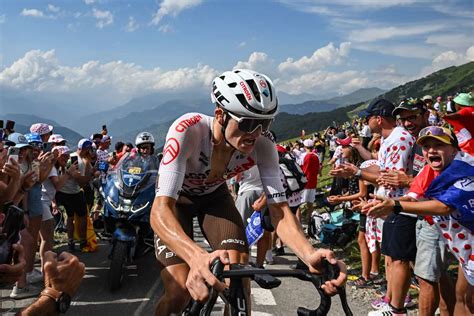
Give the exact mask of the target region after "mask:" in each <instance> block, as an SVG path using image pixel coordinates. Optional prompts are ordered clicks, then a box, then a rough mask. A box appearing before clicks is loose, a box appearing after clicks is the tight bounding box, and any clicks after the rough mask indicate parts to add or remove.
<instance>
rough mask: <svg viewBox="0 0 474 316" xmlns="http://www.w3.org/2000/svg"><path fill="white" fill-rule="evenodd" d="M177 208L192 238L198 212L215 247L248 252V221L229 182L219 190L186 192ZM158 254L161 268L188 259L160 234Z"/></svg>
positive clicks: (157, 246) (156, 248)
mask: <svg viewBox="0 0 474 316" xmlns="http://www.w3.org/2000/svg"><path fill="white" fill-rule="evenodd" d="M175 210H176V211H175V212H176V213H175V216H176V218H177V219H178V221H179V223H180V224H181V227H182V228H183V230H184V232H185V233H186V235H188V236H189V238H191V239H194V238H193V235H194V232H193V218H194V217H196V216H197V219H198V222H199V226H200V228H201V231H202V233H203V235H204V238H206V240H207V241H208V242H209V245H210V246H211V248H212V249H213V250H237V251H239V252H242V253H248V251H249V247H248V242H247V237H246V235H245V227H244V223H243V221H242V217H241V216H240V213H239V211H238V210H237V208H236V207H235V203H234V200H233V199H232V196H231V195H230V192H229V189H228V188H227V185H225V183H224V184H223V185H221V186H220V187H219V188H218V189H217V190H216V191H214V192H212V193H209V194H206V195H202V196H189V195H186V194H184V193H182V194H181V195H180V196H179V197H178V200H177V201H176V208H175ZM155 255H156V259H157V260H158V263H159V265H160V269H163V268H165V267H168V266H171V265H175V264H179V263H185V262H184V261H183V260H182V259H181V258H179V257H178V256H177V255H176V254H175V253H174V252H172V251H171V250H170V249H169V248H168V247H167V246H166V245H165V244H164V243H163V242H162V241H161V240H160V237H159V236H157V235H156V234H155Z"/></svg>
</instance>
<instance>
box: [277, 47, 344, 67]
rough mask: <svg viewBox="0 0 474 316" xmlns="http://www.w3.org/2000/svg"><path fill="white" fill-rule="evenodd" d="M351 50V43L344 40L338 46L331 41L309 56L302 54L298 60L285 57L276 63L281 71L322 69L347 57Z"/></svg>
mask: <svg viewBox="0 0 474 316" xmlns="http://www.w3.org/2000/svg"><path fill="white" fill-rule="evenodd" d="M350 50H351V43H350V42H344V43H341V44H340V45H339V48H338V47H336V46H334V44H333V43H329V44H328V45H326V46H324V47H321V48H319V49H317V50H316V51H315V52H314V53H313V55H311V56H310V57H307V56H303V57H301V58H300V59H298V60H296V61H295V60H294V59H293V58H287V60H286V61H284V62H282V63H281V64H280V65H278V70H279V71H281V72H299V73H303V72H309V71H312V70H316V69H322V68H325V67H327V66H331V65H338V64H340V63H341V62H342V61H343V60H344V59H346V58H347V56H348V55H349V53H350Z"/></svg>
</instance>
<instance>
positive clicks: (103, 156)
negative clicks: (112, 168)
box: [97, 135, 112, 162]
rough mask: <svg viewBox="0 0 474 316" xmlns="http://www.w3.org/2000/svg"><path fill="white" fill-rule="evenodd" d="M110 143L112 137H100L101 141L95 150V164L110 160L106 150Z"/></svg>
mask: <svg viewBox="0 0 474 316" xmlns="http://www.w3.org/2000/svg"><path fill="white" fill-rule="evenodd" d="M111 141H112V137H111V136H109V135H104V136H102V139H101V140H100V143H99V148H98V149H97V162H101V161H106V162H109V161H110V160H111V159H112V158H111V157H109V152H108V149H109V147H110V143H111Z"/></svg>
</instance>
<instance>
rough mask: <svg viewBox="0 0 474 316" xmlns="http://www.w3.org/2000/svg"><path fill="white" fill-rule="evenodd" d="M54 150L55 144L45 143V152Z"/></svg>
mask: <svg viewBox="0 0 474 316" xmlns="http://www.w3.org/2000/svg"><path fill="white" fill-rule="evenodd" d="M51 150H53V143H43V151H44V152H45V153H49V152H51Z"/></svg>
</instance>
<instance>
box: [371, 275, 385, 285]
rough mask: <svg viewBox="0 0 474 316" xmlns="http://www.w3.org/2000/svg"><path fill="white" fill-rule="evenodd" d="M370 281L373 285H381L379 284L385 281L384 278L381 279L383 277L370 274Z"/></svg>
mask: <svg viewBox="0 0 474 316" xmlns="http://www.w3.org/2000/svg"><path fill="white" fill-rule="evenodd" d="M370 279H371V280H372V282H373V283H374V284H375V285H381V284H385V283H386V282H387V281H386V280H385V278H384V277H383V275H381V274H379V273H377V274H375V273H372V272H371V273H370Z"/></svg>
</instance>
